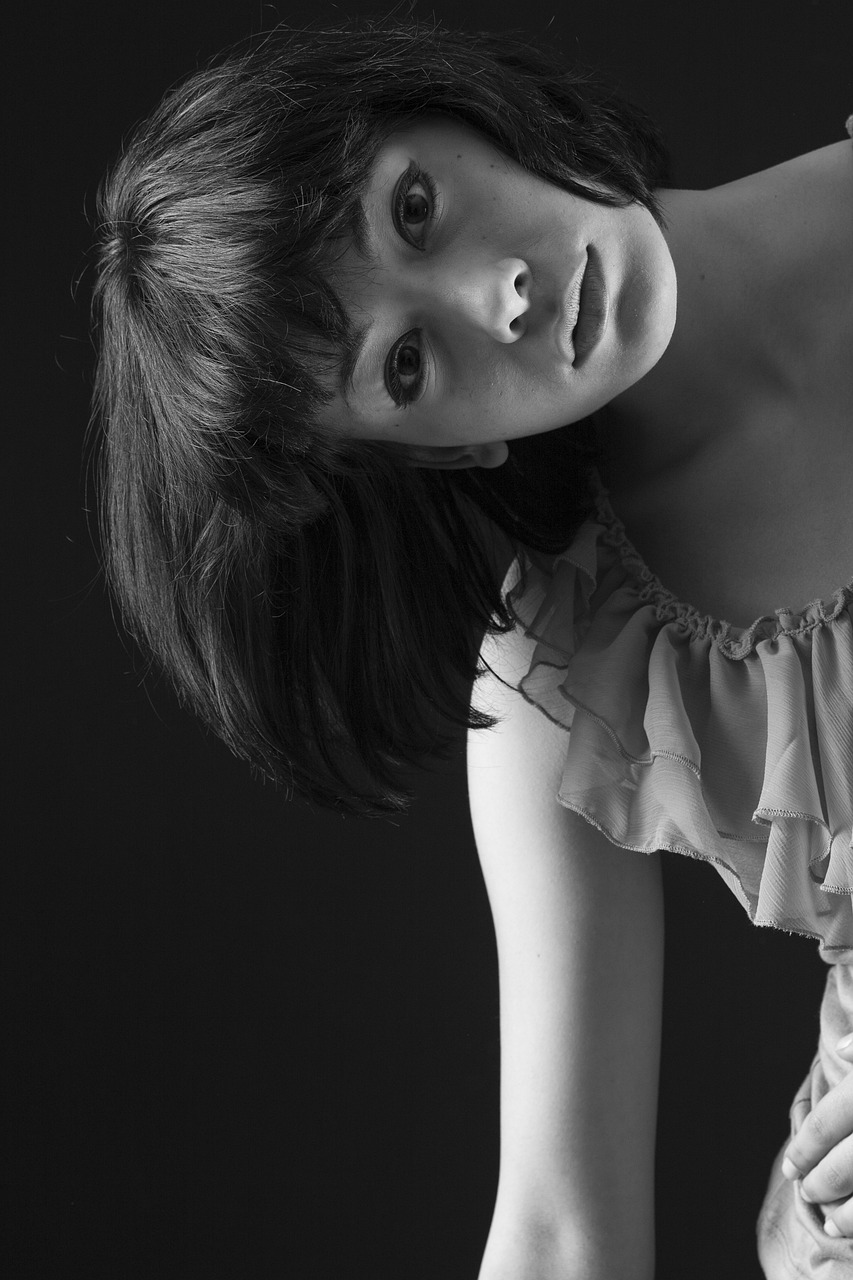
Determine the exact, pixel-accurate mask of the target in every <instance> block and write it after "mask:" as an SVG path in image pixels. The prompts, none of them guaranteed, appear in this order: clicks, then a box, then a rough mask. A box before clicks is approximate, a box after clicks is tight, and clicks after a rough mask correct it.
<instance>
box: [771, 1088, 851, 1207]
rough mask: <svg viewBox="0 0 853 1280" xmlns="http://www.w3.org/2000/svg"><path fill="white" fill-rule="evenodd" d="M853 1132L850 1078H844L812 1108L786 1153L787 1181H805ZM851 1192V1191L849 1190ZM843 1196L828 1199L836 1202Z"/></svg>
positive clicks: (783, 1168)
mask: <svg viewBox="0 0 853 1280" xmlns="http://www.w3.org/2000/svg"><path fill="white" fill-rule="evenodd" d="M851 1131H853V1075H850V1076H847V1077H845V1079H844V1080H842V1081H841V1083H840V1084H838V1085H836V1086H835V1088H834V1089H830V1091H829V1093H827V1094H826V1095H825V1096H824V1097H823V1098H821V1100H820V1102H818V1104H817V1105H816V1106H815V1107H812V1109H811V1111H810V1112H809V1113H808V1115H807V1116H806V1118H805V1119H804V1120H803V1123H802V1124H801V1125H800V1128H799V1129H798V1131H797V1133H796V1134H795V1135H794V1137H793V1138H792V1139H791V1141H790V1142H789V1143H788V1146H787V1148H786V1149H785V1155H784V1160H783V1164H782V1172H783V1173H784V1175H785V1177H786V1178H799V1177H804V1176H805V1175H806V1174H807V1173H809V1171H810V1170H812V1169H813V1168H814V1167H815V1165H816V1164H817V1163H818V1161H819V1160H822V1159H823V1158H824V1156H826V1155H828V1154H829V1152H830V1151H831V1150H832V1149H833V1147H835V1146H836V1145H837V1144H838V1143H840V1142H841V1141H842V1140H843V1139H844V1138H846V1137H848V1136H849V1135H850V1133H851ZM851 1189H853V1188H851ZM841 1194H843V1193H842V1192H838V1193H837V1194H836V1195H835V1196H830V1197H829V1199H835V1200H837V1199H838V1198H839V1197H840V1195H841Z"/></svg>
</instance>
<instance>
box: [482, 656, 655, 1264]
mask: <svg viewBox="0 0 853 1280" xmlns="http://www.w3.org/2000/svg"><path fill="white" fill-rule="evenodd" d="M531 643H532V642H530V641H528V640H527V639H526V638H525V637H524V636H523V635H521V633H520V632H518V631H516V632H514V633H512V634H511V635H509V636H505V637H496V638H489V640H488V641H487V644H486V646H484V657H486V658H487V660H488V661H489V663H490V665H491V666H492V667H493V668H494V669H495V670H496V671H498V673H499V674H500V675H502V676H503V677H504V678H505V679H506V680H508V681H509V682H510V683H514V682H516V681H517V680H518V679H519V678H520V676H521V675H522V674H523V673H524V671H526V670H527V667H528V665H529V661H530V652H531ZM475 703H476V705H477V706H478V707H480V708H481V709H482V710H485V711H489V712H490V713H492V714H494V715H497V716H499V717H500V721H501V722H500V723H499V725H498V726H497V727H496V728H494V729H490V730H471V731H470V732H469V741H468V784H469V795H470V804H471V816H472V822H473V826H474V834H475V839H476V843H477V849H478V852H479V855H480V861H481V865H482V869H483V876H484V879H485V882H486V888H487V891H488V895H489V901H490V905H491V908H492V914H493V918H494V924H495V935H496V940H497V948H498V965H499V976H500V1008H501V1172H500V1186H499V1191H498V1201H497V1206H496V1211H495V1220H494V1223H493V1227H492V1234H491V1236H490V1239H489V1249H492V1250H497V1251H498V1252H499V1251H500V1250H501V1249H503V1248H506V1247H508V1241H509V1240H510V1238H511V1237H513V1236H516V1237H517V1236H518V1234H519V1232H520V1233H522V1234H524V1233H526V1232H533V1233H534V1234H535V1233H540V1234H541V1233H544V1234H545V1236H548V1235H549V1233H553V1232H556V1233H557V1234H558V1235H559V1236H561V1237H563V1238H565V1240H567V1241H568V1242H569V1246H568V1247H569V1250H570V1251H572V1250H575V1249H577V1248H580V1249H581V1250H583V1249H586V1250H589V1251H590V1254H589V1256H590V1258H591V1259H592V1258H593V1257H595V1258H600V1257H601V1256H603V1255H601V1254H600V1253H599V1252H598V1251H599V1250H600V1249H606V1250H609V1253H608V1255H607V1256H608V1263H609V1264H612V1265H614V1266H618V1267H619V1270H618V1274H620V1275H625V1276H628V1275H642V1274H651V1267H652V1265H653V1264H652V1261H651V1260H652V1258H653V1251H654V1247H653V1201H652V1195H653V1160H654V1133H655V1120H656V1102H657V1074H658V1058H659V1044H660V1020H661V988H662V949H663V948H662V941H663V911H662V892H661V885H660V867H659V861H658V855H656V854H655V855H652V856H651V857H649V856H648V855H645V854H642V853H636V852H633V851H626V850H622V849H618V848H616V847H615V846H614V845H612V844H611V843H610V841H608V840H607V839H606V837H605V836H603V835H602V834H601V833H600V832H599V831H597V830H596V829H595V828H593V827H592V826H590V825H589V824H588V823H587V822H585V820H584V819H582V818H580V817H579V816H578V815H576V814H575V813H573V812H571V811H570V810H568V809H566V808H564V807H563V806H562V805H560V804H559V803H558V801H557V800H556V798H555V797H556V792H557V788H558V786H559V780H560V773H561V768H562V762H563V760H564V758H565V753H566V746H567V735H566V731H565V730H564V729H562V728H559V727H558V726H556V725H554V724H552V723H551V722H550V721H549V720H548V719H547V718H546V717H545V716H544V715H543V714H542V713H541V712H540V711H538V710H537V709H536V708H534V707H532V706H530V705H529V704H528V703H527V702H526V701H525V700H524V699H523V698H522V696H521V695H520V694H518V693H517V692H515V691H514V690H509V689H506V688H505V687H504V686H502V685H501V684H500V682H499V681H497V680H496V679H495V678H494V677H493V676H491V675H488V674H487V675H486V676H484V677H482V678H481V679H480V680H479V681H478V682H477V684H476V686H475ZM619 1237H621V1240H622V1241H624V1242H625V1248H626V1249H627V1250H628V1252H627V1253H626V1257H625V1269H624V1270H623V1269H622V1265H621V1261H620V1260H621V1254H620V1253H618V1252H617V1253H615V1254H614V1252H613V1251H614V1250H617V1251H618V1249H619V1247H620V1246H619V1243H618V1238H619ZM487 1257H488V1250H487ZM638 1259H641V1260H643V1259H644V1261H640V1263H639V1266H638V1265H637V1260H638ZM481 1274H489V1272H488V1271H485V1272H483V1273H481ZM567 1274H568V1273H567Z"/></svg>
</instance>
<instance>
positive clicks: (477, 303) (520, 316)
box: [446, 258, 531, 342]
mask: <svg viewBox="0 0 853 1280" xmlns="http://www.w3.org/2000/svg"><path fill="white" fill-rule="evenodd" d="M530 288H531V276H530V268H529V267H528V265H527V263H526V262H524V261H523V260H522V259H521V258H503V259H501V260H500V261H498V262H496V263H489V264H478V265H477V267H476V268H471V269H470V270H469V271H465V270H463V271H461V272H455V273H454V274H453V275H452V277H451V279H450V280H449V281H447V292H446V298H447V302H448V304H449V307H450V309H451V311H452V312H453V313H454V315H455V317H456V318H457V319H459V318H464V319H465V320H466V321H467V322H469V323H471V324H473V325H475V326H476V327H478V328H480V329H481V330H483V331H485V332H486V333H487V334H489V336H491V337H492V338H494V339H495V340H496V341H497V342H517V341H518V339H519V338H520V337H522V336H523V334H524V332H525V330H526V328H527V313H528V312H529V310H530Z"/></svg>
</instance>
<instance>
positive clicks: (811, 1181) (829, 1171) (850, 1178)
mask: <svg viewBox="0 0 853 1280" xmlns="http://www.w3.org/2000/svg"><path fill="white" fill-rule="evenodd" d="M800 1191H801V1193H802V1196H803V1199H804V1200H809V1201H810V1202H811V1203H812V1204H830V1203H831V1202H832V1201H833V1200H843V1199H846V1198H847V1197H848V1196H850V1195H853V1135H850V1136H848V1137H846V1138H845V1139H844V1140H843V1141H842V1142H839V1143H837V1144H836V1145H835V1146H834V1147H833V1148H832V1150H831V1151H830V1152H829V1154H828V1155H826V1156H824V1158H823V1159H822V1160H819V1161H818V1163H817V1164H816V1165H815V1166H814V1168H813V1169H812V1170H811V1172H810V1173H809V1174H808V1176H807V1177H806V1178H804V1179H803V1181H802V1184H801V1186H800ZM830 1217H832V1218H833V1219H834V1217H835V1214H834V1212H833V1213H832V1214H830Z"/></svg>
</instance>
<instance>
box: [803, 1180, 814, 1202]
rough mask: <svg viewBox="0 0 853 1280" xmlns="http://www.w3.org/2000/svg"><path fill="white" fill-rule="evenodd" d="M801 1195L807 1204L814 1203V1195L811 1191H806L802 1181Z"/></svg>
mask: <svg viewBox="0 0 853 1280" xmlns="http://www.w3.org/2000/svg"><path fill="white" fill-rule="evenodd" d="M800 1195H801V1196H802V1198H803V1199H804V1200H805V1202H806V1204H814V1196H813V1195H812V1193H811V1192H810V1191H806V1189H805V1187H804V1186H803V1184H802V1183H800Z"/></svg>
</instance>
